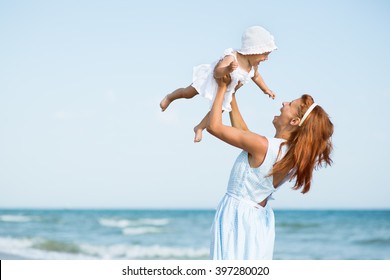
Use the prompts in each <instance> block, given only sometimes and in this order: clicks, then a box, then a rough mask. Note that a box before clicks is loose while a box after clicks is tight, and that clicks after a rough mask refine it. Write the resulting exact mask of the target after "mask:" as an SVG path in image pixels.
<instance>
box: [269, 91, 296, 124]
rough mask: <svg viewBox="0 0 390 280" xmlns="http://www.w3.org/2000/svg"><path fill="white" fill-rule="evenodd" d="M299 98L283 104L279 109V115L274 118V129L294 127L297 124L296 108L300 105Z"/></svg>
mask: <svg viewBox="0 0 390 280" xmlns="http://www.w3.org/2000/svg"><path fill="white" fill-rule="evenodd" d="M301 103H302V100H301V98H298V99H295V100H293V101H291V102H283V103H282V108H280V112H281V113H280V115H279V116H275V117H274V120H273V124H274V126H275V128H281V127H286V126H287V125H294V124H297V123H299V121H300V119H299V117H298V108H299V106H300V105H301Z"/></svg>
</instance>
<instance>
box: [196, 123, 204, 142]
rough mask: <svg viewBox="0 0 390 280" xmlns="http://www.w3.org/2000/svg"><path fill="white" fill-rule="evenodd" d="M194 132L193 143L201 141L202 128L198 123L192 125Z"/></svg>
mask: <svg viewBox="0 0 390 280" xmlns="http://www.w3.org/2000/svg"><path fill="white" fill-rule="evenodd" d="M194 132H195V138H194V143H198V142H200V141H202V132H203V129H202V128H200V127H199V126H198V125H197V126H195V127H194Z"/></svg>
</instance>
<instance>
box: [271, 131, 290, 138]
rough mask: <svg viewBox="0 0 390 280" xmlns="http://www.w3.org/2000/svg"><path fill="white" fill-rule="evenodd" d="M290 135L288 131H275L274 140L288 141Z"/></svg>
mask: <svg viewBox="0 0 390 280" xmlns="http://www.w3.org/2000/svg"><path fill="white" fill-rule="evenodd" d="M290 135H291V133H290V132H289V131H276V133H275V136H274V137H275V138H280V139H285V140H288V139H289V138H290Z"/></svg>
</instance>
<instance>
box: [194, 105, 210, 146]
mask: <svg viewBox="0 0 390 280" xmlns="http://www.w3.org/2000/svg"><path fill="white" fill-rule="evenodd" d="M209 117H210V112H208V113H207V114H206V116H204V118H203V119H202V120H201V121H200V123H199V124H198V125H197V126H195V127H194V132H195V138H194V142H195V143H198V142H200V141H201V140H202V132H203V130H204V129H205V128H206V127H207V123H208V122H209Z"/></svg>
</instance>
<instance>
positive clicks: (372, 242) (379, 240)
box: [355, 237, 390, 246]
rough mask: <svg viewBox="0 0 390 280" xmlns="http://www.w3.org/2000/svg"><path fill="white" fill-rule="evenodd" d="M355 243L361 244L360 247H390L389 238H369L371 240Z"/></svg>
mask: <svg viewBox="0 0 390 280" xmlns="http://www.w3.org/2000/svg"><path fill="white" fill-rule="evenodd" d="M355 243H357V244H360V245H382V246H389V245H390V238H388V237H383V238H381V237H378V238H369V239H362V240H356V241H355Z"/></svg>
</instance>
